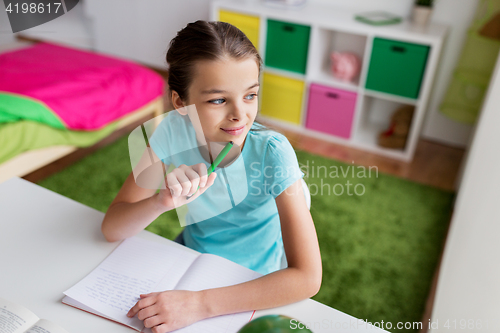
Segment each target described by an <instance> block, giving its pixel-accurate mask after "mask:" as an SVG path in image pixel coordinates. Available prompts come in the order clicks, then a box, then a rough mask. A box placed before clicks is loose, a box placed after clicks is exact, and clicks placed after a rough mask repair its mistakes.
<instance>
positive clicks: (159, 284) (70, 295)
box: [62, 237, 262, 333]
mask: <svg viewBox="0 0 500 333" xmlns="http://www.w3.org/2000/svg"><path fill="white" fill-rule="evenodd" d="M260 276H262V275H261V274H260V273H257V272H255V271H252V270H250V269H248V268H246V267H243V266H240V265H238V264H236V263H234V262H232V261H230V260H227V259H225V258H222V257H219V256H216V255H211V254H206V253H205V254H200V253H194V252H193V253H191V252H188V251H185V250H182V249H180V248H178V247H177V246H176V245H175V244H170V243H157V242H152V241H148V240H144V239H142V238H138V237H132V238H128V239H126V240H124V241H123V242H122V243H121V244H120V245H119V246H118V247H117V248H116V249H115V250H114V251H113V252H112V253H111V254H110V255H109V256H108V257H107V258H106V259H105V260H104V261H103V262H102V263H101V264H100V265H99V266H98V267H97V268H95V269H94V270H93V271H92V272H90V274H88V275H87V276H86V277H85V278H83V279H82V280H81V281H80V282H78V283H77V284H76V285H74V286H73V287H71V288H70V289H68V290H66V291H65V292H64V294H65V295H66V296H65V297H64V298H63V300H62V302H63V303H65V304H68V305H71V306H74V307H76V308H79V309H82V310H84V311H88V312H90V313H94V314H96V315H98V316H101V317H104V318H107V319H110V320H113V321H116V322H118V323H121V324H123V325H126V326H129V327H131V328H134V329H136V330H138V331H144V332H147V331H150V330H149V329H146V328H144V325H143V323H142V321H141V320H139V319H137V316H135V317H134V318H128V317H127V312H128V310H129V309H130V308H131V307H132V306H134V304H135V303H136V302H137V300H138V299H139V295H140V294H147V293H150V292H155V291H165V290H175V289H178V290H193V291H197V290H203V289H209V288H218V287H225V286H229V285H234V284H238V283H242V282H246V281H250V280H253V279H255V278H258V277H260ZM252 315H253V312H252V311H250V312H241V313H237V314H231V315H225V316H219V317H214V318H209V319H205V320H202V321H199V322H197V323H194V324H192V325H190V326H188V327H185V328H182V329H180V330H177V331H176V332H182V333H187V332H196V333H198V332H206V333H211V332H214V333H224V332H226V333H229V332H237V331H238V330H239V329H240V328H241V327H242V326H243V325H245V324H246V323H247V322H248V321H249V320H250V319H251V318H252Z"/></svg>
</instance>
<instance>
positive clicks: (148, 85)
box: [0, 43, 165, 130]
mask: <svg viewBox="0 0 500 333" xmlns="http://www.w3.org/2000/svg"><path fill="white" fill-rule="evenodd" d="M164 86H165V83H164V80H163V78H162V77H161V76H160V75H158V74H157V73H155V72H154V71H152V70H150V69H148V68H145V67H142V66H140V65H138V64H135V63H133V62H130V61H126V60H121V59H116V58H112V57H108V56H103V55H100V54H96V53H92V52H86V51H82V50H77V49H73V48H68V47H63V46H60V45H55V44H51V43H38V44H35V45H34V46H32V47H29V48H25V49H21V50H17V51H12V52H7V53H3V54H0V91H5V92H10V93H15V94H20V95H23V96H28V97H31V98H34V99H36V100H39V101H41V102H43V103H45V104H46V105H47V106H48V108H49V109H50V110H51V111H52V112H54V113H55V114H56V115H57V117H59V119H60V120H62V122H64V124H65V125H66V127H67V128H69V129H76V130H95V129H99V128H101V127H103V126H104V125H106V124H108V123H109V122H112V121H113V120H116V119H118V118H120V117H122V116H124V115H126V114H127V113H129V112H131V111H134V110H136V109H138V108H140V107H141V106H144V105H145V104H147V103H148V102H150V101H152V100H153V99H154V98H156V97H158V96H161V95H162V94H163V89H164Z"/></svg>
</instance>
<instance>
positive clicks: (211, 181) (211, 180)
mask: <svg viewBox="0 0 500 333" xmlns="http://www.w3.org/2000/svg"><path fill="white" fill-rule="evenodd" d="M215 178H217V174H216V173H215V172H212V173H211V174H210V176H208V178H207V183H206V184H205V186H204V187H200V189H199V190H198V192H197V193H196V194H198V195H201V194H203V193H204V192H205V191H206V190H208V189H209V188H210V186H212V185H213V184H214V182H215Z"/></svg>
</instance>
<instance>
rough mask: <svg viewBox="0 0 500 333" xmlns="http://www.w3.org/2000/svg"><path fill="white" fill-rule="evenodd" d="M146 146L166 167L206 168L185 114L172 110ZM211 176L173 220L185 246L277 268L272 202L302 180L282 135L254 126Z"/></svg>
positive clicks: (263, 268)
mask: <svg viewBox="0 0 500 333" xmlns="http://www.w3.org/2000/svg"><path fill="white" fill-rule="evenodd" d="M255 130H256V131H255ZM149 143H150V146H151V148H152V149H153V150H154V152H155V154H156V155H157V156H158V157H159V158H160V159H161V160H162V161H163V162H164V163H165V164H166V165H170V164H173V165H174V166H175V167H178V166H180V165H181V164H186V165H194V164H197V163H205V165H207V167H208V166H209V165H210V163H209V162H207V161H205V160H204V159H203V157H202V155H201V153H200V152H199V149H198V146H199V144H198V142H197V140H196V135H195V130H194V128H193V125H192V124H191V122H190V120H189V118H188V116H182V115H180V114H179V113H178V112H177V111H171V112H169V113H168V114H167V116H166V117H165V118H164V119H163V121H162V122H161V123H160V125H159V126H158V128H157V129H156V130H155V132H154V133H153V135H152V136H151V138H150V140H149ZM215 172H217V178H216V180H215V182H214V184H213V185H212V186H211V187H210V188H209V189H207V191H205V192H204V193H203V194H202V195H200V196H199V197H198V198H196V199H195V200H194V201H192V202H191V203H189V204H187V205H186V206H187V213H186V215H185V216H179V218H180V219H183V220H184V223H185V225H186V228H185V229H184V233H183V235H184V242H185V244H186V246H188V247H190V248H192V249H194V250H196V251H199V252H202V253H212V254H216V255H219V256H222V257H224V258H227V259H229V260H232V261H234V262H236V263H238V264H240V265H243V266H245V267H248V268H250V269H252V270H255V271H257V272H259V273H261V274H268V273H271V272H274V271H276V270H279V269H280V264H281V258H282V256H283V254H284V248H283V240H282V237H281V225H280V219H279V215H278V210H277V207H276V202H275V198H276V197H277V196H278V195H279V194H281V193H282V192H283V191H284V190H285V189H286V188H288V187H289V186H290V185H292V184H293V183H294V182H296V181H297V180H299V179H301V178H302V177H303V176H304V173H303V172H302V171H301V170H300V168H299V164H298V161H297V157H296V155H295V152H294V150H293V148H292V146H291V145H290V143H289V142H288V140H287V139H286V137H285V136H284V135H282V134H280V133H277V132H275V131H272V130H267V129H265V128H264V127H262V125H259V124H257V123H254V124H253V126H252V130H251V131H250V132H249V133H248V134H247V138H246V140H245V145H244V146H243V150H242V151H241V154H240V155H239V156H238V158H237V159H236V160H235V161H234V162H233V163H231V164H230V165H228V166H227V167H224V168H217V169H216V171H215ZM181 223H182V221H181Z"/></svg>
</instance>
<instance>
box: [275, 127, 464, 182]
mask: <svg viewBox="0 0 500 333" xmlns="http://www.w3.org/2000/svg"><path fill="white" fill-rule="evenodd" d="M266 125H269V124H266ZM271 127H272V128H274V129H276V130H278V131H279V132H281V133H283V134H284V135H285V136H286V137H287V138H288V141H290V143H291V144H292V146H293V147H294V148H295V149H300V150H305V151H307V152H310V153H312V154H316V155H321V156H324V157H328V158H332V159H335V160H338V161H342V162H346V163H354V164H356V165H363V166H366V167H368V166H377V168H378V170H379V171H380V172H383V173H387V174H391V175H394V176H397V177H401V178H405V179H408V180H412V181H415V182H418V183H422V184H426V185H430V186H434V187H437V188H440V189H443V190H447V191H455V190H456V188H455V181H456V178H457V176H458V173H459V169H460V165H461V162H462V159H463V157H464V149H461V148H455V147H450V146H445V145H442V144H439V143H435V142H431V141H427V140H423V139H421V140H420V141H419V142H418V145H417V149H416V152H415V156H414V158H413V161H412V162H411V163H407V162H401V161H397V160H394V159H391V158H387V157H382V156H378V155H376V154H373V153H368V152H365V151H362V150H357V149H353V148H349V147H345V146H342V145H339V144H334V143H331V142H327V141H323V140H320V139H316V138H312V137H309V136H307V135H303V134H299V133H296V132H292V131H289V130H286V129H284V128H280V127H277V126H275V125H272V126H271Z"/></svg>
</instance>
